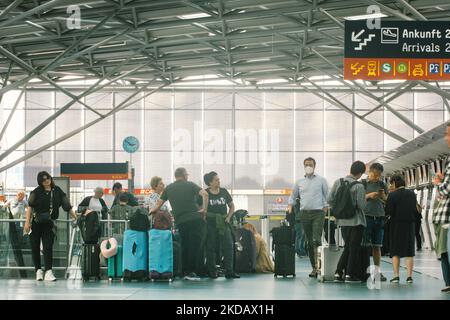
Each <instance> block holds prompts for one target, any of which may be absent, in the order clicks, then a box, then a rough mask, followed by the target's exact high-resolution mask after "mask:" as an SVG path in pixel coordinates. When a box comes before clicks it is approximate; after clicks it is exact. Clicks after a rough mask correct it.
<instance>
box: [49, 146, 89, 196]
mask: <svg viewBox="0 0 450 320" xmlns="http://www.w3.org/2000/svg"><path fill="white" fill-rule="evenodd" d="M81 155H82V154H81V152H79V151H76V152H68V151H56V152H55V172H54V175H55V176H56V177H57V176H60V175H61V163H81ZM70 187H74V188H76V187H81V180H71V181H70Z"/></svg>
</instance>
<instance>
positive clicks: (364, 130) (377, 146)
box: [355, 111, 384, 152]
mask: <svg viewBox="0 0 450 320" xmlns="http://www.w3.org/2000/svg"><path fill="white" fill-rule="evenodd" d="M383 116H384V115H383V111H375V112H373V113H371V114H370V115H368V116H367V118H366V119H367V120H369V121H371V122H373V123H375V124H377V125H379V126H381V127H383ZM355 131H356V132H355V144H356V150H358V151H380V152H383V143H384V142H383V141H384V140H383V131H381V130H379V129H377V128H375V127H373V126H371V125H370V124H368V123H367V122H364V121H361V120H359V119H358V118H355Z"/></svg>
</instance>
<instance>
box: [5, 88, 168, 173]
mask: <svg viewBox="0 0 450 320" xmlns="http://www.w3.org/2000/svg"><path fill="white" fill-rule="evenodd" d="M153 81H154V79H153V80H152V81H149V82H148V83H147V84H146V85H144V86H143V87H142V88H140V89H139V90H137V91H136V92H134V93H133V94H132V95H131V96H130V97H128V98H127V99H125V100H124V101H123V102H122V103H121V104H119V105H118V106H116V107H115V108H114V109H112V110H111V111H110V112H108V113H107V114H105V116H104V117H99V118H97V119H95V120H93V121H91V122H89V123H87V124H85V125H84V126H82V127H80V128H77V129H75V130H73V131H71V132H69V133H67V134H65V135H63V136H62V137H60V138H58V139H56V140H54V141H52V142H50V143H47V144H46V145H44V146H42V147H40V148H38V149H36V150H33V151H32V152H29V153H27V154H26V155H25V156H23V157H20V158H19V159H17V160H15V161H13V162H11V163H8V164H7V165H5V166H3V167H1V168H0V172H3V171H5V170H8V169H9V168H12V167H14V166H15V165H17V164H19V163H21V162H23V161H26V160H28V159H30V158H32V157H34V156H35V155H37V154H39V153H41V152H43V151H45V150H47V149H49V148H51V147H53V146H55V145H57V144H58V143H60V142H62V141H65V140H67V139H69V138H71V137H73V136H74V135H76V134H78V133H80V132H81V131H83V130H86V129H88V128H89V127H91V126H93V125H95V124H96V123H98V122H100V121H102V120H103V119H105V118H107V117H109V116H111V115H113V114H115V113H117V112H118V111H120V110H123V109H125V108H126V107H128V106H130V105H132V104H134V103H135V102H136V101H132V102H128V101H129V100H131V99H132V98H133V97H134V96H136V95H137V94H139V93H141V92H142V91H144V90H145V89H146V88H147V87H148V86H150V84H151V83H152V82H153ZM168 84H169V83H164V84H162V85H160V86H159V87H158V88H156V89H154V90H152V91H150V92H149V93H147V94H146V95H144V96H143V97H141V98H139V99H137V101H139V100H141V99H144V98H145V97H147V96H149V95H151V94H153V93H155V92H157V91H159V90H160V89H162V88H164V87H165V86H167V85H168Z"/></svg>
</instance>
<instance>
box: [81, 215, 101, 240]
mask: <svg viewBox="0 0 450 320" xmlns="http://www.w3.org/2000/svg"><path fill="white" fill-rule="evenodd" d="M77 225H78V227H79V228H80V233H81V237H82V238H83V242H84V243H85V244H96V243H98V240H99V239H100V236H101V228H100V221H99V218H98V212H97V211H92V212H90V213H89V214H87V215H84V214H82V215H81V216H80V218H78V220H77Z"/></svg>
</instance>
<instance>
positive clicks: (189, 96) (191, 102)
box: [175, 92, 202, 109]
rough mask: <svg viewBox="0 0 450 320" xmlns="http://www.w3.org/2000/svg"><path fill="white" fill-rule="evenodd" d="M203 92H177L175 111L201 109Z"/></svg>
mask: <svg viewBox="0 0 450 320" xmlns="http://www.w3.org/2000/svg"><path fill="white" fill-rule="evenodd" d="M201 108H202V93H201V92H175V109H201Z"/></svg>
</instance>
